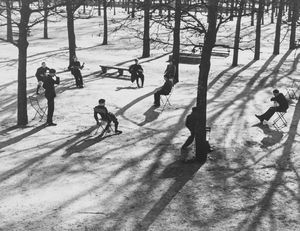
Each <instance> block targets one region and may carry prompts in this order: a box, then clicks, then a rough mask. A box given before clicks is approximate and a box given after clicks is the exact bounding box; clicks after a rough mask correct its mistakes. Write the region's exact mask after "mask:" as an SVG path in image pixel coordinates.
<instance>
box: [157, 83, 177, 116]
mask: <svg viewBox="0 0 300 231" xmlns="http://www.w3.org/2000/svg"><path fill="white" fill-rule="evenodd" d="M173 89H174V87H172V89H171V91H170V93H169V94H168V95H161V97H160V101H161V104H162V105H163V107H162V110H161V112H163V111H164V110H165V108H166V106H172V104H171V103H170V97H171V95H172V93H173Z"/></svg>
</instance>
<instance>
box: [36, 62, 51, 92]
mask: <svg viewBox="0 0 300 231" xmlns="http://www.w3.org/2000/svg"><path fill="white" fill-rule="evenodd" d="M49 70H50V68H48V67H47V65H46V63H45V62H42V65H41V66H40V67H39V68H38V69H37V70H36V73H35V77H36V79H37V81H38V85H37V88H36V94H37V95H38V94H39V90H40V88H41V87H42V85H43V80H44V78H45V77H46V73H47V71H49Z"/></svg>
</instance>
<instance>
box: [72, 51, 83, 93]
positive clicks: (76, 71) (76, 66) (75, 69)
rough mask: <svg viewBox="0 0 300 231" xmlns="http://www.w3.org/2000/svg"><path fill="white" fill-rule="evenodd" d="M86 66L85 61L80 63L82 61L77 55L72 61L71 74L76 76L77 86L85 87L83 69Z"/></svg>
mask: <svg viewBox="0 0 300 231" xmlns="http://www.w3.org/2000/svg"><path fill="white" fill-rule="evenodd" d="M83 68H84V63H83V64H82V65H80V62H79V61H78V59H77V57H76V56H74V57H73V61H72V62H71V65H70V66H69V68H68V69H69V70H71V74H72V75H73V76H74V78H75V82H76V87H78V88H83V80H82V75H81V70H82V69H83Z"/></svg>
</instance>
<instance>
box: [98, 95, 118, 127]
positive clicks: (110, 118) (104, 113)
mask: <svg viewBox="0 0 300 231" xmlns="http://www.w3.org/2000/svg"><path fill="white" fill-rule="evenodd" d="M98 103H99V104H98V105H97V106H96V107H94V118H95V120H96V123H97V125H100V121H99V118H98V114H99V115H100V116H101V119H102V120H104V121H106V122H107V125H106V127H105V128H104V130H105V131H109V126H110V124H111V122H113V123H114V124H115V133H121V132H122V131H120V130H118V125H119V122H118V120H117V118H116V116H115V115H114V114H113V113H111V112H108V110H107V108H106V107H105V99H99V101H98Z"/></svg>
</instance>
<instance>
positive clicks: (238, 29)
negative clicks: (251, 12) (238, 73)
mask: <svg viewBox="0 0 300 231" xmlns="http://www.w3.org/2000/svg"><path fill="white" fill-rule="evenodd" d="M244 6H245V0H240V7H239V10H238V17H237V21H236V29H235V38H234V49H233V60H232V66H233V67H235V66H237V65H238V56H239V45H240V35H241V21H242V14H243V9H244Z"/></svg>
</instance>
